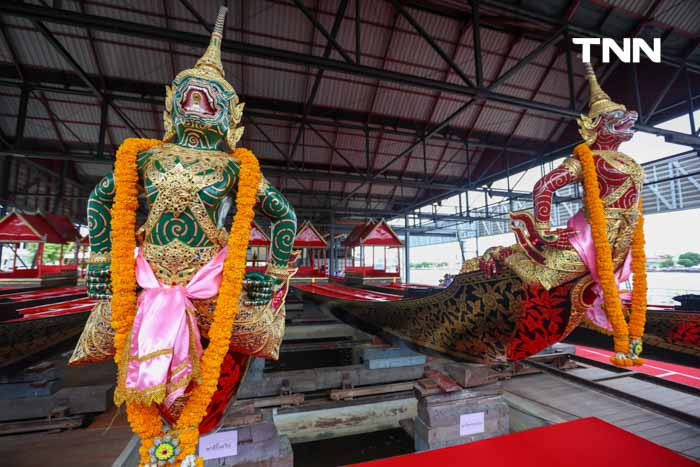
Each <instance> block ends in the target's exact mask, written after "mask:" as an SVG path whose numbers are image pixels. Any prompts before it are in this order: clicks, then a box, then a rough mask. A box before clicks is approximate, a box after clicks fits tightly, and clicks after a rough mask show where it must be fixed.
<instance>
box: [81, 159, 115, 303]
mask: <svg viewBox="0 0 700 467" xmlns="http://www.w3.org/2000/svg"><path fill="white" fill-rule="evenodd" d="M114 193H115V186H114V175H113V174H112V173H110V174H108V175H107V176H105V177H104V178H103V179H102V180H100V183H98V184H97V186H95V188H94V189H93V190H92V192H91V193H90V196H89V198H88V203H87V218H88V229H89V235H90V264H89V265H88V270H87V277H86V283H87V289H88V295H89V296H90V297H92V298H100V299H106V298H109V297H110V296H111V277H110V272H109V266H110V254H111V250H112V241H111V238H110V237H111V236H110V234H111V222H112V202H113V201H114Z"/></svg>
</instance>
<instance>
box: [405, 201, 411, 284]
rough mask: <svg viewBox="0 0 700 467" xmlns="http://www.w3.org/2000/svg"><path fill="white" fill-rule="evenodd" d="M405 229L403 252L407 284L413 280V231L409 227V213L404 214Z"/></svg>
mask: <svg viewBox="0 0 700 467" xmlns="http://www.w3.org/2000/svg"><path fill="white" fill-rule="evenodd" d="M403 219H404V230H403V236H404V237H403V239H404V240H403V244H404V245H403V248H404V249H403V252H404V265H405V266H404V268H405V269H404V270H405V271H406V273H405V275H404V282H405V283H406V284H408V283H410V282H411V246H410V242H411V233H410V231H409V229H408V214H404V216H403Z"/></svg>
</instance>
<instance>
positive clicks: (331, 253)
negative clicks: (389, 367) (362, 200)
mask: <svg viewBox="0 0 700 467" xmlns="http://www.w3.org/2000/svg"><path fill="white" fill-rule="evenodd" d="M330 232H331V238H330V239H329V240H328V276H329V277H333V276H335V275H336V274H335V260H336V251H335V212H334V211H331V225H330Z"/></svg>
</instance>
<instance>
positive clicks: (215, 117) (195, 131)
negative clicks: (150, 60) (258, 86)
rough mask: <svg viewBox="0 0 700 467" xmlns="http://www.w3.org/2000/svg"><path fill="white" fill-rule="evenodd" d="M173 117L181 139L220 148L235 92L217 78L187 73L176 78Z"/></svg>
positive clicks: (203, 145) (229, 117) (195, 144)
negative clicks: (216, 79)
mask: <svg viewBox="0 0 700 467" xmlns="http://www.w3.org/2000/svg"><path fill="white" fill-rule="evenodd" d="M173 87H174V92H173V96H172V99H173V102H172V104H173V105H172V108H173V112H172V118H173V126H174V128H175V131H176V132H177V135H178V140H179V141H180V142H184V143H186V144H187V145H189V146H197V147H204V148H220V147H221V145H222V144H223V141H224V138H225V136H226V131H227V130H228V128H229V124H230V123H231V114H230V108H229V103H230V101H231V99H232V98H233V96H234V95H235V93H233V92H231V91H227V90H226V89H225V88H224V87H223V86H221V85H220V84H219V83H217V82H216V81H211V80H205V79H202V78H197V77H192V76H187V77H185V78H184V79H183V80H182V81H180V82H177V81H175V82H173Z"/></svg>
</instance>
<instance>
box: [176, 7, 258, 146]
mask: <svg viewBox="0 0 700 467" xmlns="http://www.w3.org/2000/svg"><path fill="white" fill-rule="evenodd" d="M227 11H228V8H226V7H225V6H221V7H219V13H218V15H217V17H216V23H215V24H214V30H213V31H212V33H211V39H209V46H208V47H207V50H206V51H205V52H204V55H202V57H201V58H200V59H199V60H197V63H195V65H194V67H192V68H188V69H186V70H183V71H181V72H180V73H178V74H177V76H176V77H175V79H174V80H173V85H167V86H165V112H164V114H163V118H164V121H165V134H166V136H165V138H164V139H165V140H166V141H167V140H168V139H170V137H172V135H173V134H174V130H173V124H172V118H171V113H172V103H173V94H174V92H175V83H180V82H181V81H182V80H183V79H185V78H187V77H192V78H201V79H204V80H207V81H214V82H216V83H217V84H219V85H220V86H221V87H222V88H223V89H224V90H225V91H227V92H229V93H231V94H232V97H231V99H230V101H229V112H230V114H231V127H230V129H229V132H228V134H227V135H226V142H227V143H228V145H229V147H230V148H231V149H233V148H235V146H236V143H237V142H238V140H240V139H241V137H242V136H243V127H238V124H239V123H240V121H241V118H242V116H243V107H244V106H245V104H244V103H240V104H239V103H238V94H237V93H236V90H235V89H234V88H233V86H231V84H230V83H229V82H228V81H226V78H225V73H224V67H223V65H222V64H221V39H222V38H223V32H224V23H225V21H226V12H227Z"/></svg>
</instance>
